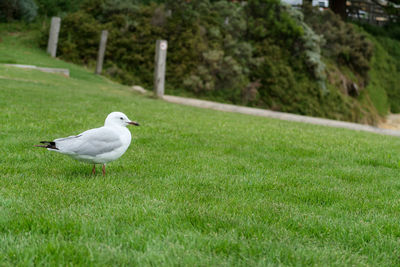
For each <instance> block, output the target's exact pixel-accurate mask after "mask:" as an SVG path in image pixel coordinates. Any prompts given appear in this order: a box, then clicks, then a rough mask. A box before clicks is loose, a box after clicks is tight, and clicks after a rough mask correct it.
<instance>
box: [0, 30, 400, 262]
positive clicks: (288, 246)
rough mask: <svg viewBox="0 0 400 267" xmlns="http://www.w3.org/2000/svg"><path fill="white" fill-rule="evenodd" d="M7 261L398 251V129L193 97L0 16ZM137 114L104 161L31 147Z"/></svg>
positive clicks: (2, 213) (2, 235) (0, 191)
mask: <svg viewBox="0 0 400 267" xmlns="http://www.w3.org/2000/svg"><path fill="white" fill-rule="evenodd" d="M0 29H1V30H0V33H1V38H2V42H1V43H0V62H4V61H7V62H12V63H21V64H34V65H39V66H47V67H65V68H69V69H70V70H71V77H70V78H66V77H63V76H59V75H54V74H48V73H42V72H38V71H34V70H21V69H17V68H13V67H5V66H4V65H0V155H1V157H0V244H1V245H0V262H1V263H2V264H4V265H5V266H14V265H73V264H75V265H84V266H88V265H97V266H110V265H134V264H136V265H140V266H144V265H161V264H162V265H186V266H195V265H202V266H204V265H246V266H255V265H263V266H265V265H268V264H271V265H280V264H282V265H295V264H296V265H307V266H309V265H319V266H321V265H331V266H332V265H337V266H343V265H399V264H400V259H399V257H398V253H397V252H398V251H399V250H400V243H399V239H398V237H399V235H400V227H399V224H398V218H399V210H400V202H399V201H398V196H399V194H400V181H399V179H398V173H399V168H400V167H399V166H400V165H399V159H400V157H399V151H400V141H399V140H398V139H397V138H394V137H387V136H380V135H374V134H368V133H362V132H353V131H349V130H343V129H332V128H325V127H320V126H313V125H305V124H300V123H291V122H285V121H278V120H273V119H265V118H259V117H251V116H245V115H238V114H230V113H224V112H216V111H211V110H203V109H196V108H190V107H186V106H178V105H173V104H169V103H165V102H163V101H161V100H156V99H152V98H146V97H143V96H139V95H137V94H135V93H133V92H131V91H130V89H129V88H128V87H125V86H121V85H118V84H115V83H112V82H110V81H108V80H106V79H104V78H103V77H99V76H95V75H94V74H92V73H91V72H88V71H87V70H85V69H83V68H81V67H78V66H75V65H72V64H68V63H65V62H63V61H60V60H57V59H51V58H50V57H48V56H47V55H46V54H45V53H44V52H43V51H40V50H38V49H37V48H35V47H30V46H29V44H30V43H31V42H30V41H29V39H26V36H27V35H26V33H25V32H15V31H13V32H12V33H11V32H7V31H5V30H4V27H3V28H1V26H0ZM114 110H120V111H123V112H125V113H126V114H127V115H128V116H129V117H130V118H131V119H134V120H137V121H138V122H140V123H141V125H142V126H141V127H137V128H135V129H131V131H132V135H133V143H132V145H131V147H130V148H129V149H128V151H127V152H126V154H125V155H124V156H123V157H122V158H121V159H120V160H118V161H116V162H114V163H111V164H109V165H108V174H107V176H106V177H102V176H100V175H98V176H90V175H89V173H90V166H89V165H86V164H82V163H79V162H76V161H73V160H71V159H69V158H66V157H64V156H62V155H59V154H56V153H51V152H48V151H45V150H41V149H38V148H34V147H33V145H34V144H37V142H38V141H40V140H42V139H52V138H56V137H60V136H67V135H72V134H77V133H79V132H81V131H83V130H86V129H88V128H92V127H98V126H100V125H102V124H103V121H104V118H105V116H106V115H107V114H108V113H109V112H111V111H114Z"/></svg>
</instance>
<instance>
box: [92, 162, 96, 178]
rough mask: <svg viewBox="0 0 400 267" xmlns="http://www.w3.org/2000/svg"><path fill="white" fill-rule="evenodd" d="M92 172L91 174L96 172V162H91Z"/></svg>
mask: <svg viewBox="0 0 400 267" xmlns="http://www.w3.org/2000/svg"><path fill="white" fill-rule="evenodd" d="M92 174H93V175H95V174H96V164H93V169H92Z"/></svg>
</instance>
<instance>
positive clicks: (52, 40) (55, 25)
mask: <svg viewBox="0 0 400 267" xmlns="http://www.w3.org/2000/svg"><path fill="white" fill-rule="evenodd" d="M60 24H61V19H60V18H59V17H52V18H51V26H50V33H49V42H48V43H47V53H49V54H50V55H51V56H52V57H55V56H56V53H57V43H58V33H59V32H60Z"/></svg>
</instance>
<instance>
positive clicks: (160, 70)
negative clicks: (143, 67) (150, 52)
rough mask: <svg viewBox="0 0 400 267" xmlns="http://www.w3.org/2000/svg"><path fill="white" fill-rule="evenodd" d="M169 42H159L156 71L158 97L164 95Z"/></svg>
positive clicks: (155, 91) (155, 90)
mask: <svg viewBox="0 0 400 267" xmlns="http://www.w3.org/2000/svg"><path fill="white" fill-rule="evenodd" d="M167 47H168V42H167V41H165V40H157V42H156V57H155V69H154V94H155V95H156V96H158V97H162V96H163V95H164V82H165V65H166V59H167Z"/></svg>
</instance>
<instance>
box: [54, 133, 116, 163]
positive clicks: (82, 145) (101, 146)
mask: <svg viewBox="0 0 400 267" xmlns="http://www.w3.org/2000/svg"><path fill="white" fill-rule="evenodd" d="M54 141H55V142H56V147H57V148H58V149H59V150H60V152H61V153H65V154H78V155H88V156H96V155H100V154H104V153H107V152H111V151H113V150H115V149H117V148H119V147H120V146H122V142H121V139H120V138H119V136H118V135H117V134H116V133H115V132H114V131H113V130H111V129H107V128H104V127H101V128H96V129H91V130H88V131H86V132H83V133H81V134H79V135H76V136H69V137H66V138H59V139H56V140H54Z"/></svg>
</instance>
